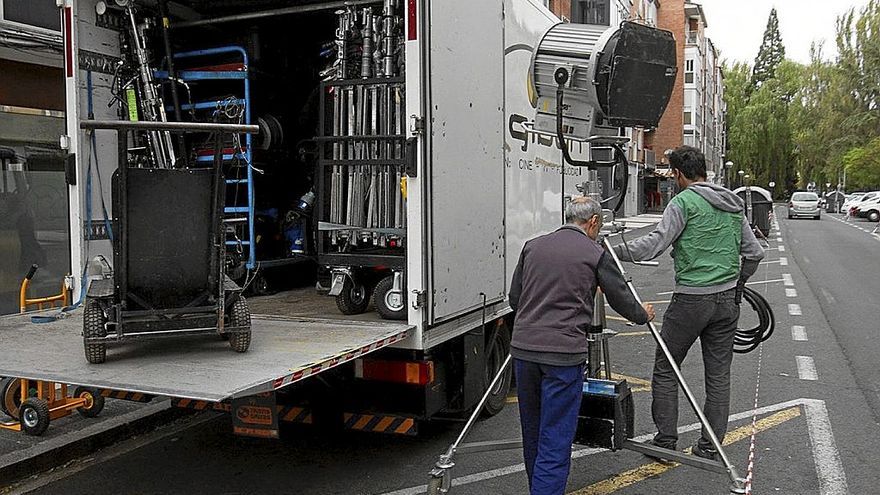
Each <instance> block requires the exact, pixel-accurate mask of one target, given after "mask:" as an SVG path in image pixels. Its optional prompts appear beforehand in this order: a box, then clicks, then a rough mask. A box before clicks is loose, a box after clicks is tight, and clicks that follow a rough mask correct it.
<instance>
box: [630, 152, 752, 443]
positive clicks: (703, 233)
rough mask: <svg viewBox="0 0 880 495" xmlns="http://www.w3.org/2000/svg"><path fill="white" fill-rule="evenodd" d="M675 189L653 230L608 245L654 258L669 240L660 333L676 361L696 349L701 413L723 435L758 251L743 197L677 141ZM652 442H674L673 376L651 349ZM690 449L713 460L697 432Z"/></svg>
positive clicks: (697, 154) (633, 257)
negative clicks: (702, 382) (671, 272)
mask: <svg viewBox="0 0 880 495" xmlns="http://www.w3.org/2000/svg"><path fill="white" fill-rule="evenodd" d="M669 163H670V165H671V166H672V172H673V174H674V175H675V178H676V181H677V182H678V186H679V188H680V189H681V192H680V193H678V194H677V195H676V196H675V197H674V198H673V199H672V201H670V203H669V205H667V206H666V209H665V210H664V211H663V218H662V219H661V220H660V223H659V224H657V227H656V228H655V229H654V231H653V232H651V233H649V234H648V235H645V236H643V237H640V238H638V239H635V240H632V241H629V242H627V243H626V244H621V245H618V246H615V247H614V250H615V252H616V253H617V255H618V256H619V257H620V259H622V260H625V261H630V260H632V261H642V260H650V259H654V258H656V257H657V256H659V255H660V254H662V253H663V251H665V250H666V248H668V247H669V246H670V245H671V246H672V257H673V258H674V260H675V291H674V292H673V295H672V301H671V303H670V304H669V308H668V309H667V310H666V314H665V315H664V317H663V329H662V331H661V336H662V337H663V340H664V341H665V342H666V345H667V346H668V347H669V351H670V353H671V354H672V356H673V358H674V359H675V362H676V364H678V365H681V363H682V361H684V358H685V356H687V353H688V350H689V349H690V348H691V346H692V345H693V344H694V342H695V341H696V340H697V338H699V339H700V345H701V347H702V348H703V365H704V366H705V376H706V402H705V405H704V407H703V412H704V413H705V414H706V418H707V419H708V420H709V424H710V425H711V426H712V429H713V430H714V431H715V434H716V435H717V436H718V439H719V441H721V440H723V439H724V435H725V433H726V432H727V416H728V413H729V411H730V363H731V361H732V360H733V339H734V334H735V333H736V326H737V322H738V320H739V303H740V301H741V298H742V291H743V289H744V288H745V284H746V281H747V280H748V279H749V277H751V276H752V274H754V273H755V271H756V270H757V269H758V263H759V262H760V261H761V260H762V259H763V258H764V249H763V248H762V247H761V245H760V244H759V243H758V240H757V239H756V238H755V234H754V232H753V231H752V229H751V226H749V223H748V220H746V217H745V215H743V202H742V200H741V199H740V198H739V196H737V195H735V194H734V193H732V192H731V191H729V190H727V189H725V188H723V187H721V186H718V185H715V184H710V183H708V182H706V160H705V157H704V156H703V153H702V152H700V150H698V149H696V148H693V147H690V146H682V147H680V148H678V149H676V150H675V151H673V152H672V153H671V154H670V155H669ZM651 391H652V394H653V402H652V404H651V412H652V414H653V416H654V424H656V425H657V435H656V436H655V437H654V444H655V445H657V446H660V447H664V448H668V449H672V450H674V449H675V448H676V442H677V441H678V382H677V381H676V379H675V374H674V372H673V370H672V366H670V364H669V362H668V361H667V360H666V357H665V356H664V355H663V353H662V352H661V351H660V348H659V347H658V348H657V352H656V354H655V358H654V376H653V378H652V380H651ZM693 453H694V454H696V455H698V456H700V457H705V458H707V459H714V458H715V457H716V456H717V452H716V451H715V450H714V448H713V445H712V443H711V442H710V441H709V439H708V435H707V434H706V432H705V430H704V431H703V434H702V436H701V437H700V440H699V441H698V442H697V444H696V445H695V446H694V448H693Z"/></svg>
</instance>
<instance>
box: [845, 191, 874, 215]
mask: <svg viewBox="0 0 880 495" xmlns="http://www.w3.org/2000/svg"><path fill="white" fill-rule="evenodd" d="M877 198H880V191H869V192H866V193H865V194H864V195H863V196H862V197H861V198H860V199H859V200H858V201H853V202H852V204H851V205H850V207H849V214H850V215H851V216H854V217H857V216H859V210H860V209H861V206H862V203H865V202H869V201H872V200H874V199H877Z"/></svg>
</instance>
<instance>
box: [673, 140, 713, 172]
mask: <svg viewBox="0 0 880 495" xmlns="http://www.w3.org/2000/svg"><path fill="white" fill-rule="evenodd" d="M669 165H671V166H672V168H674V169H676V170H678V171H679V172H681V173H682V174H683V175H684V176H685V177H687V179H688V180H696V179H697V178H701V179H705V178H706V157H705V155H703V152H702V151H700V150H698V149H697V148H694V147H693V146H679V147H678V148H675V150H673V151H672V153H670V154H669Z"/></svg>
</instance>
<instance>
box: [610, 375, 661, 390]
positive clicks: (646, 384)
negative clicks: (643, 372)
mask: <svg viewBox="0 0 880 495" xmlns="http://www.w3.org/2000/svg"><path fill="white" fill-rule="evenodd" d="M611 378H613V379H615V380H626V381H627V383H629V385H630V390H631V391H633V392H650V391H651V381H650V380H644V379H642V378H636V377H634V376H628V375H621V374H618V373H611Z"/></svg>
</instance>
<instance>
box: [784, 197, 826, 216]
mask: <svg viewBox="0 0 880 495" xmlns="http://www.w3.org/2000/svg"><path fill="white" fill-rule="evenodd" d="M821 211H822V210H820V209H819V196H817V195H816V193H813V192H796V193H794V194H792V195H791V201H789V202H788V218H797V217H808V218H813V219H815V220H819V219H820V218H822V213H821Z"/></svg>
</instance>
